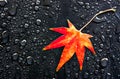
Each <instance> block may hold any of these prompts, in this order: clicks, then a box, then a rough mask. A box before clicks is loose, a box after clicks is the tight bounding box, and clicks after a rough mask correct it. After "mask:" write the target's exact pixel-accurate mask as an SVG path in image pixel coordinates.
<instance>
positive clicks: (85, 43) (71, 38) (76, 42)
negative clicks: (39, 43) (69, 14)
mask: <svg viewBox="0 0 120 79" xmlns="http://www.w3.org/2000/svg"><path fill="white" fill-rule="evenodd" d="M67 22H68V26H69V28H66V27H58V28H50V30H52V31H55V32H59V33H61V34H63V35H62V36H60V37H59V38H57V39H56V40H54V41H53V42H52V43H50V44H49V45H47V46H46V47H45V48H43V50H48V49H53V48H58V47H62V46H65V47H64V49H63V52H62V55H61V58H60V61H59V64H58V66H57V69H56V71H58V70H59V69H60V68H61V67H62V66H63V65H64V64H65V63H66V62H67V61H68V60H70V58H71V57H72V56H73V55H74V53H76V56H77V59H78V61H79V65H80V70H82V66H83V60H84V53H85V47H87V48H88V49H89V50H91V52H92V53H93V54H95V51H94V48H93V45H92V43H91V41H90V40H89V38H91V37H92V35H89V34H86V33H82V32H80V31H79V30H77V29H76V28H75V26H74V25H73V24H72V23H71V22H70V21H69V20H67Z"/></svg>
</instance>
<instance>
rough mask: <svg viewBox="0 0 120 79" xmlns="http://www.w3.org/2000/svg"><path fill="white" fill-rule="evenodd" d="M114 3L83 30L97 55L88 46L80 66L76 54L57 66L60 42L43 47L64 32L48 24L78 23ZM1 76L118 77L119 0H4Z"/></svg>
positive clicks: (1, 9) (47, 78)
mask: <svg viewBox="0 0 120 79" xmlns="http://www.w3.org/2000/svg"><path fill="white" fill-rule="evenodd" d="M111 7H115V8H116V10H117V11H116V12H115V13H113V12H109V13H105V14H102V15H99V16H97V17H96V18H95V19H94V21H93V22H92V23H91V24H90V25H88V27H87V28H85V29H84V30H83V32H86V33H89V34H92V35H93V36H94V37H93V38H91V41H92V43H93V45H94V48H95V51H96V53H97V55H95V56H94V55H92V54H91V52H90V51H89V50H88V49H86V55H85V60H84V66H83V70H82V71H80V70H79V64H78V61H77V58H76V56H75V55H74V56H73V57H72V58H71V59H70V61H69V62H67V63H66V64H65V65H64V66H63V67H62V69H61V70H60V71H59V72H55V69H56V66H57V64H58V62H59V58H60V55H61V52H62V48H59V49H54V50H49V51H42V48H43V47H44V46H45V45H47V44H49V43H50V42H51V41H52V40H54V39H56V38H57V37H58V36H60V34H58V33H55V32H52V31H49V28H50V27H59V26H62V25H64V26H66V27H67V22H66V19H69V20H70V21H71V22H72V23H73V24H74V25H75V26H76V28H77V29H80V28H81V27H82V26H83V25H84V24H85V23H87V22H88V21H89V19H91V18H92V17H93V15H94V14H96V13H97V12H99V11H101V10H105V9H108V8H111ZM0 79H120V0H0Z"/></svg>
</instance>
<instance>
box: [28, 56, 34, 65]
mask: <svg viewBox="0 0 120 79" xmlns="http://www.w3.org/2000/svg"><path fill="white" fill-rule="evenodd" d="M27 63H28V65H31V64H32V63H33V58H32V57H31V56H28V57H27Z"/></svg>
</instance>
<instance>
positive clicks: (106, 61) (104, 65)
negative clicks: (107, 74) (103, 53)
mask: <svg viewBox="0 0 120 79" xmlns="http://www.w3.org/2000/svg"><path fill="white" fill-rule="evenodd" d="M107 65H108V58H102V59H101V66H102V67H107Z"/></svg>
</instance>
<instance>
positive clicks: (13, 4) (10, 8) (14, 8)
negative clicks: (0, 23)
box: [8, 2, 17, 16]
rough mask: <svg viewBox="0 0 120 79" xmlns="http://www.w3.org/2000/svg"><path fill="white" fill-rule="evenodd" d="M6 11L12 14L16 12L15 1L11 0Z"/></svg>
mask: <svg viewBox="0 0 120 79" xmlns="http://www.w3.org/2000/svg"><path fill="white" fill-rule="evenodd" d="M8 12H9V14H10V15H12V16H14V15H16V13H17V4H16V3H15V2H13V3H12V5H11V6H10V7H9V10H8Z"/></svg>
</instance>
